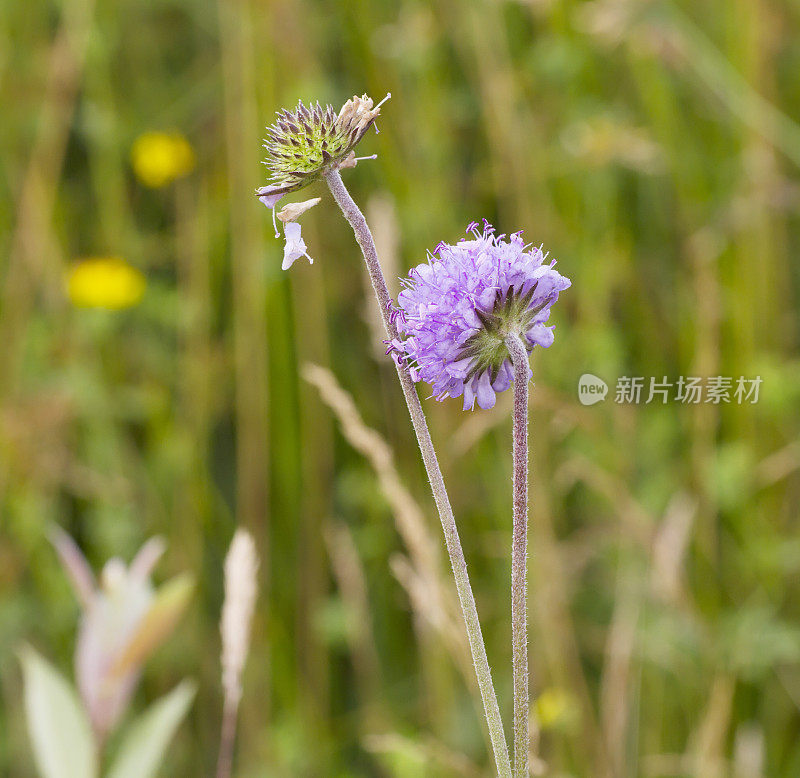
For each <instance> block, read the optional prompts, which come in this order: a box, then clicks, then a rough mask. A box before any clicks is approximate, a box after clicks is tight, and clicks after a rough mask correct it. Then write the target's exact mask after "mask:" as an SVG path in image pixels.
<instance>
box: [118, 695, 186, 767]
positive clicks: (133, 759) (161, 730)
mask: <svg viewBox="0 0 800 778" xmlns="http://www.w3.org/2000/svg"><path fill="white" fill-rule="evenodd" d="M195 690H196V689H195V684H194V683H192V682H190V681H184V682H183V683H181V684H179V685H178V686H176V687H175V688H174V689H173V690H172V691H171V692H170V693H169V694H167V695H165V696H164V697H162V698H161V699H160V700H157V701H156V702H154V703H153V704H152V705H151V706H150V708H149V709H148V710H147V711H145V712H144V713H143V714H142V715H141V716H139V718H138V719H136V721H134V722H133V724H132V725H131V727H130V729H129V730H128V732H127V733H126V735H125V737H124V738H123V740H122V743H121V745H120V748H119V751H118V752H117V757H116V759H115V760H114V762H113V764H112V766H111V769H110V770H109V772H108V778H153V776H154V775H156V772H157V771H158V768H159V766H160V764H161V760H162V759H163V758H164V752H165V751H166V750H167V746H168V745H169V741H170V740H171V739H172V736H173V735H174V734H175V730H176V729H177V728H178V725H179V724H180V723H181V721H182V720H183V717H184V716H185V715H186V712H187V711H188V710H189V706H190V705H191V704H192V700H193V699H194V694H195Z"/></svg>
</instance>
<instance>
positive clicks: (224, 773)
mask: <svg viewBox="0 0 800 778" xmlns="http://www.w3.org/2000/svg"><path fill="white" fill-rule="evenodd" d="M238 711H239V701H238V700H234V699H231V698H230V696H229V695H228V694H227V693H226V695H225V703H224V707H223V710H222V733H221V735H220V742H219V756H218V758H217V778H230V776H231V770H232V769H233V747H234V745H235V743H236V717H237V713H238Z"/></svg>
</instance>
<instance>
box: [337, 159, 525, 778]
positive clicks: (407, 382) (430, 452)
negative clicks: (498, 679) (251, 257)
mask: <svg viewBox="0 0 800 778" xmlns="http://www.w3.org/2000/svg"><path fill="white" fill-rule="evenodd" d="M325 180H326V181H327V183H328V187H329V188H330V190H331V194H332V195H333V198H334V200H336V203H337V205H338V206H339V208H341V210H342V213H343V214H344V217H345V218H346V219H347V221H348V222H349V223H350V226H351V227H352V228H353V232H354V233H355V236H356V241H358V245H359V246H360V247H361V252H362V254H363V255H364V261H365V262H366V265H367V271H368V272H369V277H370V281H371V282H372V287H373V289H374V290H375V296H376V297H377V300H378V305H379V307H380V312H381V320H382V321H383V326H384V327H385V328H386V333H387V335H388V336H389V339H390V340H393V339H394V338H396V337H397V328H396V327H395V325H394V322H393V321H392V320H391V317H390V315H389V311H390V308H391V303H392V299H391V297H390V296H389V290H388V288H387V286H386V279H385V278H384V276H383V271H382V270H381V265H380V261H379V259H378V252H377V249H376V248H375V241H374V240H373V239H372V233H371V232H370V230H369V226H368V225H367V220H366V219H365V218H364V214H362V213H361V210H360V209H359V207H358V206H357V205H356V204H355V202H354V201H353V198H352V197H351V196H350V193H349V192H348V191H347V188H346V187H345V185H344V182H343V181H342V177H341V176H340V175H339V171H338V170H332V171H330V172H328V173H327V174H326V175H325ZM397 375H398V377H399V378H400V385H401V386H402V388H403V395H404V396H405V399H406V404H407V405H408V410H409V413H410V414H411V422H412V424H413V425H414V432H415V433H416V436H417V442H418V443H419V450H420V452H421V454H422V461H423V463H424V465H425V471H426V472H427V474H428V479H429V480H430V484H431V490H432V491H433V499H434V500H435V502H436V507H437V509H438V511H439V518H440V519H441V522H442V530H443V531H444V539H445V544H446V546H447V553H448V555H449V557H450V564H451V565H452V568H453V576H454V577H455V581H456V590H457V591H458V599H459V601H460V603H461V609H462V611H463V613H464V622H465V624H466V627H467V636H468V638H469V647H470V651H471V652H472V661H473V664H474V665H475V673H476V675H477V677H478V687H479V689H480V692H481V699H482V700H483V708H484V712H485V714H486V724H487V726H488V728H489V737H490V739H491V742H492V749H493V751H494V759H495V764H496V766H497V772H498V775H499V776H500V777H501V778H510V776H511V762H510V759H509V756H508V746H507V745H506V737H505V733H504V732H503V722H502V719H501V718H500V707H499V706H498V704H497V695H496V694H495V691H494V685H493V684H492V673H491V670H490V669H489V661H488V659H487V657H486V647H485V645H484V643H483V635H482V634H481V625H480V622H479V621H478V610H477V608H476V607H475V597H474V596H473V594H472V588H471V586H470V583H469V574H468V573H467V562H466V559H465V558H464V550H463V549H462V547H461V540H460V539H459V536H458V528H457V527H456V521H455V517H454V516H453V509H452V507H451V506H450V500H449V498H448V496H447V491H446V489H445V486H444V479H443V478H442V471H441V469H440V467H439V462H438V460H437V459H436V452H435V451H434V448H433V442H432V440H431V434H430V431H429V430H428V423H427V422H426V420H425V414H424V412H423V410H422V403H420V400H419V395H418V394H417V390H416V387H415V386H414V382H413V381H412V380H411V376H410V375H409V374H408V371H407V370H406V368H405V367H404V366H402V365H397Z"/></svg>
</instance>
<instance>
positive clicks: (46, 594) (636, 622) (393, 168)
mask: <svg viewBox="0 0 800 778" xmlns="http://www.w3.org/2000/svg"><path fill="white" fill-rule="evenodd" d="M799 73H800V6H799V5H798V4H797V2H779V1H778V0H710V1H709V2H707V3H702V4H697V3H689V2H661V1H660V0H654V2H636V1H635V0H594V1H593V2H576V1H573V0H563V1H562V0H527V1H526V2H522V1H520V2H511V1H506V0H494V1H492V0H474V1H469V2H456V1H455V0H432V1H430V2H429V1H427V0H425V1H423V0H398V1H397V2H389V1H388V0H355V1H354V0H328V2H326V3H314V2H308V1H307V0H306V1H304V0H294V1H289V0H274V1H272V2H269V1H267V0H218V1H217V2H216V3H215V2H213V0H209V1H208V2H193V1H191V0H149V2H147V3H141V2H135V1H134V0H61V2H56V1H54V0H41V2H36V3H19V2H15V1H14V0H3V2H1V3H0V90H1V93H2V97H1V98H0V99H1V100H2V106H3V108H2V132H0V148H2V153H1V154H0V343H2V352H3V355H2V360H0V693H1V694H2V711H1V712H0V773H2V774H3V775H8V776H12V777H13V778H30V776H33V775H34V767H33V762H32V758H31V756H30V746H29V742H28V738H27V735H26V733H25V728H24V720H23V718H22V715H21V710H22V696H21V675H20V669H19V663H18V662H17V661H16V657H15V651H16V650H17V649H18V647H19V645H20V644H21V643H22V642H23V641H27V642H29V643H31V644H32V645H33V646H35V647H36V648H37V650H39V651H40V652H41V653H42V654H44V655H45V656H47V657H48V658H49V659H50V660H51V661H52V662H53V663H54V664H56V665H57V666H58V667H59V668H60V669H61V670H62V671H64V672H65V673H68V674H70V675H71V672H72V670H71V663H72V646H73V640H74V635H75V625H76V620H77V618H78V615H79V608H78V604H77V602H76V601H75V598H74V596H73V594H72V592H71V590H70V588H69V586H68V584H67V579H66V577H65V574H64V572H63V570H62V568H61V566H60V565H59V563H58V560H57V557H56V555H55V553H54V550H53V548H52V546H51V545H50V543H49V542H48V540H47V537H46V532H47V528H48V526H49V525H50V524H51V523H56V524H58V525H60V526H62V527H63V528H64V529H66V530H67V531H68V532H70V533H71V534H72V535H73V536H74V537H75V538H76V540H77V542H78V543H79V545H80V546H81V548H82V549H83V550H84V552H85V553H86V555H87V557H88V559H89V560H90V562H91V563H92V565H93V566H94V567H95V569H98V568H100V567H101V566H102V564H103V562H104V561H105V560H106V559H107V558H109V557H112V556H120V557H122V558H123V559H125V560H126V561H127V560H130V559H131V558H132V556H133V555H134V553H135V552H136V550H137V549H138V548H139V547H140V545H141V544H142V542H143V541H144V540H146V539H147V538H148V537H151V536H153V535H161V536H163V537H164V538H165V540H166V542H167V544H168V546H167V551H166V554H165V556H164V558H163V559H162V561H161V562H160V564H159V567H158V568H157V570H156V573H155V578H156V580H157V581H159V582H160V581H163V580H166V578H168V577H169V576H171V575H174V574H176V573H179V572H181V571H189V572H192V573H193V574H194V575H195V577H196V580H197V582H198V585H197V588H196V591H195V596H194V599H193V601H192V605H191V607H190V609H189V613H188V615H187V616H186V618H185V619H184V620H183V622H182V623H181V625H180V627H179V629H178V630H177V631H176V632H175V633H174V634H173V635H172V636H171V638H170V639H169V641H168V642H167V644H166V645H165V646H164V647H162V648H161V649H160V650H159V651H158V653H157V654H156V655H155V657H154V658H153V659H152V660H151V661H150V662H149V663H148V665H147V667H146V669H145V672H144V677H143V683H142V686H141V687H140V689H139V691H138V693H137V697H136V698H135V702H134V708H139V709H141V708H142V707H144V705H145V704H146V703H147V702H149V701H151V700H152V699H154V698H155V697H157V696H158V695H160V694H163V693H164V692H165V691H166V690H168V689H169V688H172V687H173V686H174V685H175V684H176V683H177V682H178V681H179V680H180V679H181V678H183V677H187V676H188V677H191V678H194V679H195V680H196V681H197V682H198V683H199V691H198V696H197V699H196V701H195V704H194V707H193V709H192V711H191V713H190V716H189V718H188V720H187V721H186V722H185V723H184V725H183V726H182V728H181V729H180V731H179V734H178V737H177V739H176V741H175V744H174V747H173V748H172V749H171V751H170V754H169V759H168V763H167V765H166V767H165V769H164V773H163V774H164V775H174V776H179V775H181V776H186V775H194V776H203V775H205V776H208V775H211V774H212V773H213V767H214V763H215V759H216V754H217V744H218V732H219V726H220V716H221V690H220V683H219V633H218V618H219V611H220V607H221V603H222V596H223V590H222V562H223V558H224V555H225V552H226V549H227V546H228V543H229V542H230V539H231V537H232V534H233V532H234V530H235V528H236V526H237V525H243V526H245V527H247V528H249V529H250V530H251V531H252V533H253V535H254V536H255V538H256V542H257V545H258V549H259V553H260V555H261V558H262V563H261V570H260V593H259V597H260V599H259V603H258V608H257V615H256V623H255V627H254V644H253V648H252V653H251V656H250V661H249V664H248V667H247V670H246V673H245V679H244V681H245V691H244V698H243V701H242V709H241V719H240V724H241V726H240V732H239V742H238V754H237V771H236V774H237V775H238V776H242V777H243V778H244V777H246V776H253V777H256V776H259V777H261V776H270V777H271V776H281V777H283V776H325V777H328V776H334V777H337V778H344V777H345V776H347V777H351V776H352V777H353V778H355V777H356V776H359V777H360V776H398V777H400V778H405V776H433V777H437V776H445V777H446V776H486V775H490V774H491V771H490V767H489V760H488V759H487V746H486V737H485V735H484V731H483V726H482V722H481V718H480V711H479V708H478V707H477V705H476V701H475V700H476V698H475V694H474V692H475V690H474V684H473V681H472V676H471V673H472V670H471V667H470V665H469V661H468V656H467V654H466V653H465V651H466V649H465V643H464V639H463V637H462V627H461V624H460V622H459V615H458V612H457V610H456V607H455V604H454V600H453V594H454V593H453V586H452V583H451V578H450V577H449V572H448V570H447V567H446V564H445V562H446V559H445V557H444V553H443V543H442V538H441V529H440V527H439V525H438V519H437V516H436V512H435V509H434V506H433V502H432V500H431V498H430V493H429V490H428V488H427V485H426V482H425V477H424V471H423V469H422V467H421V464H420V461H419V456H418V452H417V448H416V445H415V442H414V439H413V435H412V431H411V426H410V423H409V421H408V419H407V418H406V415H405V409H404V406H403V402H402V395H401V393H400V391H399V387H398V385H397V381H396V377H395V376H394V373H393V368H392V365H391V363H390V361H389V360H388V359H387V358H385V357H384V355H383V347H382V345H381V344H380V339H381V337H382V334H381V332H380V330H379V328H378V327H377V324H376V321H377V319H376V316H375V312H374V304H373V300H372V298H371V297H370V296H369V295H368V294H367V287H366V284H365V277H364V273H363V271H362V261H361V258H360V255H359V254H358V252H357V247H356V245H355V242H354V240H353V235H352V233H351V231H350V228H349V227H348V225H347V224H346V222H345V221H344V220H343V218H342V217H341V215H340V213H339V212H338V211H337V210H336V208H335V206H334V204H333V202H332V200H331V198H330V197H329V195H328V194H327V192H326V191H325V190H324V188H323V187H322V186H321V185H316V186H315V187H313V188H312V189H310V190H306V191H305V192H304V193H303V195H302V196H301V197H300V198H295V199H305V198H306V197H312V196H317V195H320V196H322V197H323V202H322V204H321V205H320V206H318V207H317V208H315V209H314V210H313V211H311V212H310V213H308V214H307V215H306V216H304V218H303V227H304V238H305V240H306V242H307V243H308V247H309V253H310V254H311V256H312V257H314V258H315V260H316V262H315V264H314V265H313V267H310V266H309V265H308V264H307V263H306V262H305V260H301V261H299V262H298V263H297V264H296V265H295V266H294V267H293V268H292V270H291V272H288V273H287V272H282V271H281V270H280V264H281V257H282V248H283V244H282V242H281V241H280V240H276V239H275V238H274V237H273V231H272V226H271V219H270V214H269V212H268V211H267V210H266V209H264V207H263V206H261V205H260V204H259V203H258V201H257V200H256V198H255V197H254V196H253V190H254V188H255V187H256V186H258V185H261V184H264V183H266V175H265V170H264V168H263V167H262V166H261V165H260V159H261V151H262V150H261V147H260V144H261V138H262V136H263V130H264V127H265V125H267V124H269V123H270V122H271V121H272V118H273V117H274V111H276V110H278V109H279V108H281V107H290V108H291V107H293V106H294V105H295V104H296V102H297V99H298V98H302V99H304V100H305V101H308V100H314V101H316V100H317V99H319V100H320V101H321V102H322V103H323V104H324V103H326V102H330V103H332V104H333V105H334V106H335V107H336V108H337V110H338V107H339V106H340V105H341V104H342V103H343V102H344V101H345V100H346V99H347V98H348V97H350V96H352V95H353V94H361V93H362V92H365V91H366V92H368V93H369V94H370V95H371V96H372V97H373V98H375V99H376V101H377V100H379V99H381V98H382V97H383V96H384V94H385V93H386V92H391V93H392V99H391V100H390V101H389V102H388V103H387V104H386V105H384V107H383V110H382V115H381V117H380V119H379V121H378V125H379V128H380V134H378V135H375V134H373V133H370V134H368V135H367V136H366V137H365V139H364V140H363V141H362V143H361V144H360V146H359V149H358V152H359V153H360V154H371V153H377V154H378V159H377V160H376V161H373V162H364V163H361V164H359V166H358V167H357V168H356V169H355V170H349V171H345V180H346V183H347V185H348V186H349V187H350V188H351V192H352V193H353V196H354V197H355V199H356V200H357V201H358V202H359V203H360V204H361V205H362V207H363V208H364V209H365V211H366V213H367V216H368V219H369V221H370V222H371V224H372V227H373V230H374V232H375V235H376V239H377V241H378V244H379V248H380V249H381V251H382V258H383V262H384V266H385V269H386V272H387V275H388V276H390V277H391V278H395V277H397V276H399V275H401V274H404V273H405V272H406V271H407V269H408V268H409V267H411V266H412V265H414V264H417V263H419V262H421V261H423V260H424V255H425V251H426V249H430V248H433V247H434V246H435V245H436V244H437V243H438V242H439V241H440V240H447V241H450V242H454V241H456V240H458V239H459V238H460V237H461V236H462V235H463V233H464V229H465V227H466V225H467V223H468V222H469V221H471V220H472V219H480V218H482V217H487V218H488V219H490V220H491V221H492V222H493V223H494V224H495V225H496V226H497V227H498V231H499V232H512V231H515V230H517V229H520V228H522V229H524V230H525V234H526V237H527V238H528V239H529V240H531V241H534V242H535V243H536V244H537V245H538V243H540V242H542V243H543V244H544V246H545V248H546V249H548V250H549V251H550V252H551V256H554V257H557V258H558V262H559V265H558V267H559V270H560V271H561V272H562V273H564V274H565V275H568V276H569V277H571V278H572V280H573V287H572V289H570V290H569V291H568V292H566V293H565V294H564V295H562V300H561V302H559V304H558V306H556V309H555V310H554V314H553V319H552V321H553V322H555V323H556V324H557V335H556V342H555V344H554V346H553V347H552V348H551V349H549V350H548V351H539V352H538V353H537V354H536V355H535V358H534V365H533V367H534V376H535V379H534V380H535V383H536V386H535V389H534V390H533V392H532V400H531V403H532V407H531V414H532V417H531V439H532V492H531V495H532V511H531V547H532V554H531V559H530V598H529V602H530V618H531V640H530V644H531V666H532V673H533V681H532V684H533V689H534V690H535V693H536V695H538V702H537V703H536V711H537V714H538V722H539V723H538V731H537V734H536V737H537V743H538V754H539V757H540V761H539V762H537V763H535V764H534V768H535V770H536V772H537V774H541V775H548V776H553V777H556V776H559V777H561V778H567V777H568V776H571V777H573V778H578V777H581V778H594V777H595V776H615V777H616V776H619V777H620V778H632V777H633V776H643V777H645V776H646V777H650V778H667V777H668V776H695V777H696V778H717V777H719V778H722V776H734V777H735V778H767V777H770V778H794V777H795V776H797V775H799V774H800V709H799V706H800V624H799V623H798V617H800V536H799V535H798V501H799V500H800V476H799V475H798V468H800V443H799V442H798V433H799V432H800V414H799V413H798V407H800V359H799V358H798V351H797V345H798V336H799V335H800V330H799V328H798V324H799V323H800V321H799V317H798V293H799V292H800V271H798V261H797V257H798V251H799V250H800V219H799V218H798V213H799V211H798V206H799V205H800V185H799V183H798V166H799V165H800V127H799V126H798V122H800V78H798V74H799ZM396 290H397V286H396V285H395V286H394V289H393V291H395V292H396ZM583 373H593V374H595V375H597V376H599V377H601V378H603V379H604V380H605V381H606V382H607V383H608V385H609V394H608V397H607V398H606V400H605V401H604V402H601V403H598V404H596V405H592V406H584V405H582V404H581V403H579V401H578V393H577V383H578V379H579V376H580V375H581V374H583ZM689 375H694V376H701V377H709V376H717V375H721V376H730V377H732V378H733V379H734V382H735V380H736V379H737V378H738V377H739V376H745V377H749V378H753V377H755V376H760V377H761V379H762V384H761V387H760V395H759V398H758V402H757V403H751V402H746V403H737V402H735V401H734V400H733V398H732V401H731V402H730V403H727V404H726V403H720V404H714V403H699V404H686V403H681V402H675V401H674V400H671V401H670V402H668V403H666V404H662V403H661V402H660V400H657V401H656V402H653V403H650V404H647V403H645V399H646V397H645V396H646V394H647V388H645V391H644V393H643V396H642V401H641V402H640V403H639V404H635V403H617V402H615V401H614V400H615V387H616V384H617V382H618V379H619V378H620V377H622V376H642V377H645V386H646V387H647V386H648V382H649V380H650V377H654V378H655V379H656V380H658V381H661V380H663V379H664V378H665V377H666V378H667V379H668V380H669V381H672V382H675V381H677V379H678V377H679V376H689ZM421 391H423V392H425V388H421ZM506 394H508V393H506ZM424 396H427V393H425V394H424ZM425 408H426V410H427V412H428V414H429V418H430V424H431V427H432V433H433V438H434V441H435V442H436V443H437V444H438V448H439V455H440V459H441V462H442V467H443V469H444V474H445V479H446V481H447V483H448V487H449V491H450V496H451V499H452V501H453V505H454V508H455V513H456V517H457V520H458V523H459V526H460V529H461V533H462V540H463V543H464V547H465V551H466V554H467V558H468V562H469V565H470V571H471V574H472V582H473V587H474V589H475V593H476V597H477V601H478V608H479V612H480V615H481V618H482V620H483V625H484V632H485V635H486V639H487V649H488V653H489V657H490V662H491V664H492V667H493V670H494V675H495V682H496V686H497V689H498V693H499V696H500V701H501V707H502V709H503V711H504V713H505V714H506V718H507V720H508V719H509V717H510V711H511V681H510V637H509V633H510V617H509V600H510V594H509V578H510V563H509V548H510V537H511V533H510V527H511V500H510V478H511V461H510V453H509V452H510V434H511V433H510V426H511V425H510V416H509V412H510V398H509V397H508V396H505V397H503V398H502V400H501V402H500V403H499V404H498V407H497V408H495V409H494V410H493V411H490V412H487V411H481V410H476V411H475V412H474V413H464V412H462V411H461V410H460V402H458V401H449V402H444V403H436V402H434V401H432V400H429V401H427V402H426V403H425ZM365 427H366V428H370V429H371V430H374V433H369V432H367V431H366V430H365ZM376 435H377V436H379V437H376Z"/></svg>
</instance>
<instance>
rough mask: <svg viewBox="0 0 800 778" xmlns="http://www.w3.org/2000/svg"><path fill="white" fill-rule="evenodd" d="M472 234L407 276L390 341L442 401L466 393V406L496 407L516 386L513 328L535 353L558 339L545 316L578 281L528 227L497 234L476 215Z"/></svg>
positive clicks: (418, 378) (399, 358)
mask: <svg viewBox="0 0 800 778" xmlns="http://www.w3.org/2000/svg"><path fill="white" fill-rule="evenodd" d="M467 233H468V234H471V235H472V236H473V237H472V238H471V239H462V240H461V241H459V242H458V243H456V244H455V245H450V244H448V243H440V244H439V245H438V246H437V247H436V249H435V250H434V252H433V254H430V255H429V257H428V261H427V262H424V263H422V264H420V265H417V266H416V267H415V268H412V269H411V270H410V271H409V273H408V276H409V277H408V278H407V279H403V286H404V288H403V290H402V291H401V292H400V294H399V295H398V298H397V308H396V309H395V310H394V312H393V313H394V315H395V317H396V318H395V322H396V325H397V328H398V337H397V339H395V340H393V341H392V342H391V343H390V344H389V350H390V352H391V353H392V355H393V357H394V358H395V360H397V361H399V362H403V363H405V364H406V365H407V366H408V368H409V371H410V373H411V377H412V378H413V379H414V380H415V381H425V382H426V383H428V384H430V385H431V386H432V387H433V395H434V396H435V397H436V399H437V400H443V399H444V398H445V397H461V396H462V395H463V397H464V410H467V409H472V408H473V407H474V404H475V401H476V400H477V402H478V405H479V406H480V407H481V408H492V407H493V406H494V404H495V400H496V397H495V393H496V392H503V391H505V390H506V389H508V387H509V386H510V384H511V381H512V379H513V369H512V365H511V360H510V358H509V356H508V351H507V348H506V346H505V338H506V337H507V336H508V335H509V334H516V335H519V336H520V337H521V339H522V341H523V343H524V344H525V346H526V347H527V350H528V352H529V353H530V352H531V351H532V350H533V347H534V346H535V345H537V344H538V345H540V346H543V347H544V348H547V347H548V346H550V344H551V343H552V342H553V329H554V328H553V327H552V326H547V325H546V324H545V322H546V321H547V320H548V318H549V316H550V307H551V306H552V304H553V303H554V302H555V301H556V300H557V299H558V295H559V292H561V291H562V290H564V289H566V288H568V287H569V286H570V283H571V282H570V280H569V279H568V278H565V277H564V276H562V275H561V274H560V273H558V272H557V271H556V270H555V269H554V265H555V261H552V262H550V263H549V264H545V259H546V256H545V255H544V254H543V253H542V250H541V248H531V246H530V244H528V245H526V244H525V242H524V241H523V239H522V237H521V235H520V233H515V234H513V235H511V236H510V237H508V238H506V236H505V235H495V234H494V228H493V227H492V226H491V225H490V224H489V223H488V222H487V221H485V220H484V227H483V231H482V232H481V231H479V230H478V225H477V224H476V223H475V222H473V223H472V224H470V225H469V226H468V227H467Z"/></svg>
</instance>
